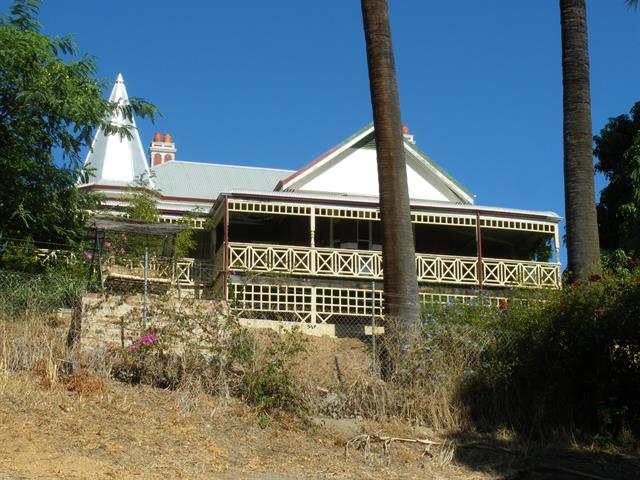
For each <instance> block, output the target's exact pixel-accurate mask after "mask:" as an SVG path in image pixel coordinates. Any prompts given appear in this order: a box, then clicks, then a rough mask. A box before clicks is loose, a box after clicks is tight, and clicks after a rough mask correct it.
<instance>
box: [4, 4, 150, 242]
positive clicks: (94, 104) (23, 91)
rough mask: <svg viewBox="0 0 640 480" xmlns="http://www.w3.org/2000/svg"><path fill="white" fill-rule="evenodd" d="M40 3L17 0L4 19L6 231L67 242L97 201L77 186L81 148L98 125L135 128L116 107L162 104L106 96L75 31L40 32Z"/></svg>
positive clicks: (142, 110) (122, 131)
mask: <svg viewBox="0 0 640 480" xmlns="http://www.w3.org/2000/svg"><path fill="white" fill-rule="evenodd" d="M39 6H40V1H39V0H15V1H14V3H13V5H12V7H11V12H10V14H9V15H6V16H4V17H2V18H1V19H0V171H2V177H3V180H2V188H1V189H0V232H2V233H4V234H5V236H6V237H8V238H9V237H18V238H27V237H31V238H33V239H34V240H36V241H56V242H62V243H69V242H73V241H74V240H76V239H78V237H79V235H80V233H81V231H82V226H83V224H84V221H85V217H86V214H87V211H88V210H90V209H92V208H93V207H95V205H96V201H97V200H98V199H97V198H96V197H95V195H92V194H91V193H89V192H87V191H82V190H78V189H76V188H75V186H76V182H77V181H78V179H79V178H80V177H81V176H83V175H84V176H86V174H87V172H86V171H84V170H83V168H82V166H81V159H80V153H81V151H82V150H83V149H84V148H85V147H87V146H89V145H90V144H91V139H92V136H93V132H94V130H95V129H96V128H98V127H102V128H103V129H104V131H105V132H106V133H107V134H111V135H122V136H124V137H128V138H130V136H131V132H130V131H129V128H130V127H128V126H118V125H113V124H111V123H110V122H109V121H108V118H109V116H110V114H111V113H113V112H115V111H119V112H120V113H121V114H122V115H123V116H125V117H126V118H132V116H133V115H134V114H136V115H140V116H142V117H145V116H149V117H151V119H153V118H154V116H155V114H156V113H157V109H156V107H155V106H153V105H151V104H149V103H148V102H146V101H144V100H142V99H138V98H132V99H131V102H130V105H119V104H118V103H117V102H109V101H107V100H105V99H104V98H103V97H102V92H103V91H104V90H105V88H106V86H107V85H106V83H105V82H104V81H102V80H97V79H96V78H94V76H95V74H96V71H97V69H96V63H95V60H94V59H93V57H91V56H88V55H86V54H82V55H80V54H78V52H77V48H76V45H75V43H74V40H73V38H72V37H71V36H65V37H57V36H49V35H45V34H44V33H42V32H41V24H40V22H39V21H38V19H37V14H38V11H39ZM56 153H57V154H58V155H59V156H60V157H61V158H60V160H59V161H56V159H55V155H54V154H56Z"/></svg>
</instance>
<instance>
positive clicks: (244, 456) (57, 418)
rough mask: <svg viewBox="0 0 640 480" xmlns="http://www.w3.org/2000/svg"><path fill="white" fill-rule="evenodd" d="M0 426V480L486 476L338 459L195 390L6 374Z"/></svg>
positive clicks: (321, 442)
mask: <svg viewBox="0 0 640 480" xmlns="http://www.w3.org/2000/svg"><path fill="white" fill-rule="evenodd" d="M0 423H1V424H2V425H3V428H2V429H1V430H0V445H2V447H1V448H0V477H3V478H4V477H9V478H13V477H21V478H22V477H24V478H41V477H45V478H49V477H58V478H62V477H63V478H128V477H131V476H134V475H141V476H142V478H301V477H303V476H304V477H305V478H364V479H366V478H370V479H373V478H381V476H384V477H385V478H423V477H424V471H425V470H424V468H425V467H427V468H429V472H430V474H431V476H432V478H442V479H449V478H465V479H472V478H492V476H491V475H488V474H485V473H474V472H473V471H472V470H470V469H467V468H465V467H461V466H459V465H455V464H448V463H447V464H444V463H443V462H442V461H441V460H438V459H436V458H433V459H423V458H421V457H420V452H419V451H417V450H416V449H414V448H411V447H404V446H397V447H395V446H394V449H393V454H392V456H391V458H390V460H391V462H390V463H389V464H387V459H386V458H383V457H382V456H379V455H375V456H373V458H371V459H369V460H367V461H365V460H364V458H363V457H362V456H360V455H353V456H351V457H350V458H347V459H345V458H344V449H343V448H341V446H340V445H338V446H336V445H334V442H335V437H334V433H333V431H332V430H330V429H324V428H321V427H317V428H312V429H311V430H309V429H308V428H307V427H305V426H304V425H303V424H302V423H300V422H299V421H297V420H296V419H295V417H290V416H287V415H286V414H282V415H275V416H274V417H273V421H272V422H271V423H270V427H269V428H268V429H264V430H263V429H260V428H259V427H258V426H257V419H256V411H255V410H254V409H252V408H250V407H248V406H246V405H245V404H243V403H240V402H238V401H236V400H233V399H231V400H229V401H228V402H227V404H226V406H225V404H224V402H223V401H221V400H219V399H216V398H212V397H211V396H207V395H199V394H198V393H197V392H191V391H187V390H183V391H180V390H178V391H170V390H159V389H154V388H151V387H146V386H128V385H124V384H121V383H118V382H114V381H105V382H104V388H103V389H102V390H101V391H96V392H94V394H93V395H91V396H84V395H83V396H80V395H78V394H77V393H75V392H70V391H68V390H67V389H66V388H63V385H62V384H61V383H59V384H58V387H54V388H44V387H43V386H41V385H40V378H39V377H38V376H35V375H34V374H31V373H11V374H10V375H9V377H8V381H7V382H6V383H5V384H4V386H3V387H2V390H1V395H0ZM356 428H357V430H361V429H369V428H375V429H378V430H379V429H381V428H383V429H384V428H385V426H384V425H380V424H371V423H368V424H362V425H358V426H357V427H356ZM391 430H393V428H391ZM404 434H405V435H409V434H413V431H411V430H407V429H406V428H405V431H404Z"/></svg>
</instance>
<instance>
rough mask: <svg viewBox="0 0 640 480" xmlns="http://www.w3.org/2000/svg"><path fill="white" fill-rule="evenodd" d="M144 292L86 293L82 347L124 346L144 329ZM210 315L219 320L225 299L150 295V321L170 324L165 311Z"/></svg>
mask: <svg viewBox="0 0 640 480" xmlns="http://www.w3.org/2000/svg"><path fill="white" fill-rule="evenodd" d="M143 306H144V299H143V296H142V295H109V294H101V293H91V294H86V295H84V296H83V297H82V300H81V307H82V309H81V314H80V315H81V322H82V323H81V325H82V327H81V334H80V345H81V348H82V349H83V350H96V349H98V350H103V349H106V348H110V347H124V346H128V345H130V344H131V341H132V340H134V339H135V338H136V336H137V335H139V334H140V332H141V330H142V328H143V327H142V312H143ZM196 310H197V311H198V314H199V315H206V316H210V317H211V319H212V321H220V320H222V319H224V318H225V317H226V316H227V314H228V310H227V306H226V302H223V301H221V300H194V299H178V298H174V297H160V296H155V295H150V297H149V308H148V312H149V315H148V324H149V325H154V326H156V327H162V326H167V325H168V323H167V322H170V321H172V320H171V319H170V315H167V313H166V312H172V313H176V314H185V315H189V314H193V313H194V312H195V311H196Z"/></svg>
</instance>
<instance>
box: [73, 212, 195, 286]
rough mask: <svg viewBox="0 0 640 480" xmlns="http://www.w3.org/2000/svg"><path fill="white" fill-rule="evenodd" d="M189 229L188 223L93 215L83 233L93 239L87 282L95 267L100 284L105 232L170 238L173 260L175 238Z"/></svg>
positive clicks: (172, 259)
mask: <svg viewBox="0 0 640 480" xmlns="http://www.w3.org/2000/svg"><path fill="white" fill-rule="evenodd" d="M189 229H191V224H189V223H178V224H175V223H165V222H146V221H143V220H132V219H130V218H125V217H115V216H110V215H94V216H93V217H91V218H90V219H89V220H88V221H87V223H86V224H85V234H86V238H87V239H88V240H92V241H93V254H92V256H91V264H90V267H89V282H91V279H92V278H93V272H94V270H95V269H96V261H97V266H98V268H97V272H98V281H99V283H100V285H102V282H103V279H102V269H101V268H100V250H101V248H100V245H102V243H103V242H104V240H105V238H106V234H107V232H113V233H127V234H137V235H146V236H157V237H165V239H166V238H169V239H171V256H170V257H171V261H174V260H175V243H176V242H175V238H176V235H178V234H179V233H181V232H184V231H186V230H189Z"/></svg>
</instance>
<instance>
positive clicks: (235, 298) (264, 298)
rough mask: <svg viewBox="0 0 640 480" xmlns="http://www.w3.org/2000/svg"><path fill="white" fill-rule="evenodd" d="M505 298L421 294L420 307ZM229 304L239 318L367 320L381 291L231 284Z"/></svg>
mask: <svg viewBox="0 0 640 480" xmlns="http://www.w3.org/2000/svg"><path fill="white" fill-rule="evenodd" d="M505 301H506V298H504V297H495V296H486V295H460V294H449V293H429V292H421V293H420V302H421V304H422V305H423V306H426V305H432V304H471V303H475V304H484V305H487V306H493V307H497V306H499V305H500V304H501V302H505ZM230 306H231V309H232V310H233V311H234V312H236V313H237V314H238V315H239V316H240V317H242V318H257V317H263V318H268V319H271V320H286V319H289V321H291V320H293V321H298V322H302V323H310V324H316V323H319V324H324V323H328V322H331V321H332V320H334V319H336V318H343V319H344V318H345V317H349V318H351V317H353V318H362V319H363V320H364V321H368V320H369V319H370V318H371V317H372V316H376V317H381V316H382V312H383V292H382V290H374V291H372V290H366V289H357V288H333V287H312V286H301V285H286V284H254V283H246V284H231V285H230ZM286 315H289V318H286V317H285V316H286Z"/></svg>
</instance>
